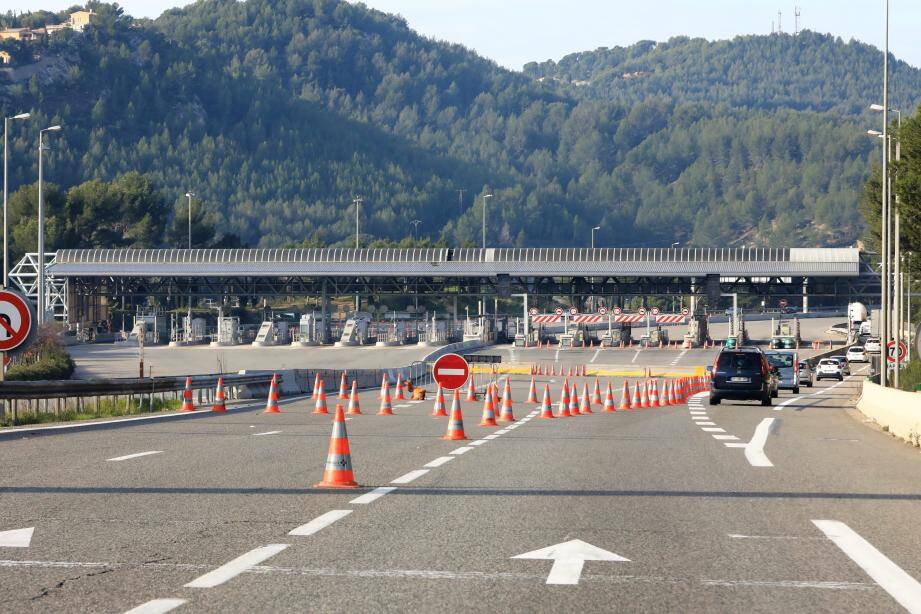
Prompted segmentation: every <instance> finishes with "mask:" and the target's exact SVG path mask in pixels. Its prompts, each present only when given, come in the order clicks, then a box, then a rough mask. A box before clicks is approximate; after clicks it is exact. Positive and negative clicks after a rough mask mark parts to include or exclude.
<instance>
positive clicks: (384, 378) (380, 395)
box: [377, 373, 390, 399]
mask: <svg viewBox="0 0 921 614" xmlns="http://www.w3.org/2000/svg"><path fill="white" fill-rule="evenodd" d="M389 386H390V382H388V381H387V374H386V373H385V374H384V375H383V376H382V377H381V391H380V392H379V393H378V395H377V397H378V398H379V399H383V398H384V388H388V387H389Z"/></svg>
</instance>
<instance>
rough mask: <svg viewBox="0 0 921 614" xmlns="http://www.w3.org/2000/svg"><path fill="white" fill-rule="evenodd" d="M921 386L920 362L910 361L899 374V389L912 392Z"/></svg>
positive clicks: (916, 360)
mask: <svg viewBox="0 0 921 614" xmlns="http://www.w3.org/2000/svg"><path fill="white" fill-rule="evenodd" d="M919 386H921V360H918V359H912V360H911V362H909V363H908V364H907V365H906V366H905V368H904V369H902V370H901V371H900V372H899V388H901V389H902V390H908V391H910V392H914V391H915V390H916V389H917V388H918V387H919Z"/></svg>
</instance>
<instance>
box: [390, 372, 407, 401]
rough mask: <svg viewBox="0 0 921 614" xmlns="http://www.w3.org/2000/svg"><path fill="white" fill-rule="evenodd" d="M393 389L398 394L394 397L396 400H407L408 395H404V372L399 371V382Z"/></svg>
mask: <svg viewBox="0 0 921 614" xmlns="http://www.w3.org/2000/svg"><path fill="white" fill-rule="evenodd" d="M393 391H394V393H395V394H396V396H394V397H393V400H394V401H405V400H406V397H404V396H403V374H402V373H397V384H396V386H394V387H393Z"/></svg>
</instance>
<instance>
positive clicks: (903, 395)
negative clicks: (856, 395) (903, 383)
mask: <svg viewBox="0 0 921 614" xmlns="http://www.w3.org/2000/svg"><path fill="white" fill-rule="evenodd" d="M857 409H859V410H860V411H861V413H863V415H865V416H866V417H868V418H870V419H872V420H874V421H875V422H876V423H877V424H879V425H880V426H881V427H883V429H885V430H887V431H889V432H890V433H892V434H893V435H895V436H896V437H898V438H899V439H903V440H905V441H907V442H908V443H910V444H912V445H913V446H916V447H918V446H921V393H917V392H905V391H903V390H894V389H892V388H883V387H882V386H880V385H879V384H874V383H873V382H868V381H865V382H863V393H862V394H861V395H860V400H859V401H858V402H857Z"/></svg>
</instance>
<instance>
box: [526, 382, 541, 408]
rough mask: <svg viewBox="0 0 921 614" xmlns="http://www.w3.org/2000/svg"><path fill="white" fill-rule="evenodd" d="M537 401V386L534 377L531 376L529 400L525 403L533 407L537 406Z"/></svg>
mask: <svg viewBox="0 0 921 614" xmlns="http://www.w3.org/2000/svg"><path fill="white" fill-rule="evenodd" d="M537 402H538V401H537V384H536V382H535V381H534V376H533V375H532V376H531V387H530V388H529V389H528V400H527V401H525V403H530V404H532V405H534V404H536V403H537Z"/></svg>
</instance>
